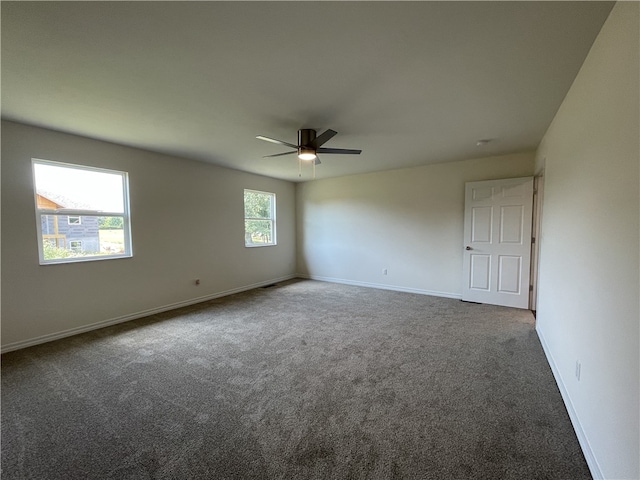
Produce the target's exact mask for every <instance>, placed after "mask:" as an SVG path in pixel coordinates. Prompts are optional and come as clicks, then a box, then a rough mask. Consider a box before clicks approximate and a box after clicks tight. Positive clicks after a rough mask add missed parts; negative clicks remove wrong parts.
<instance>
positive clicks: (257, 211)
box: [244, 190, 272, 218]
mask: <svg viewBox="0 0 640 480" xmlns="http://www.w3.org/2000/svg"><path fill="white" fill-rule="evenodd" d="M271 197H272V195H271V194H268V193H261V192H252V191H249V190H245V192H244V216H245V217H246V218H272V213H271Z"/></svg>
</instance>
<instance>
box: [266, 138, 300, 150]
mask: <svg viewBox="0 0 640 480" xmlns="http://www.w3.org/2000/svg"><path fill="white" fill-rule="evenodd" d="M256 138H257V139H258V140H264V141H265V142H271V143H277V144H278V145H284V146H286V147H291V148H295V149H296V150H297V149H298V146H297V145H294V144H293V143H287V142H283V141H282V140H276V139H275V138H269V137H263V136H262V135H258V136H257V137H256Z"/></svg>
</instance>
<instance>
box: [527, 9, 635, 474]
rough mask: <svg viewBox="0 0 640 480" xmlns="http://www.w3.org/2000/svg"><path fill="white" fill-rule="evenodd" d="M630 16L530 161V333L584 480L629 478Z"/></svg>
mask: <svg viewBox="0 0 640 480" xmlns="http://www.w3.org/2000/svg"><path fill="white" fill-rule="evenodd" d="M639 13H640V12H639V4H638V3H637V2H621V3H618V4H616V6H615V7H614V9H613V10H612V13H611V15H610V17H609V19H608V20H607V22H606V23H605V24H604V26H603V28H602V31H601V32H600V35H599V36H598V38H597V39H596V41H595V43H594V45H593V47H592V49H591V51H590V53H589V55H588V57H587V58H586V60H585V62H584V64H583V66H582V69H581V70H580V73H579V74H578V76H577V78H576V80H575V82H574V84H573V86H572V87H571V90H570V91H569V93H568V94H567V96H566V98H565V100H564V102H563V104H562V106H561V108H560V109H559V111H558V113H557V115H556V117H555V119H554V121H553V123H552V124H551V126H550V127H549V129H548V131H547V133H546V135H545V137H544V140H543V142H542V144H541V146H540V148H539V151H538V154H537V157H538V158H537V165H538V168H539V169H541V168H542V166H544V177H545V182H544V205H543V217H542V239H541V252H540V259H541V264H540V289H539V296H538V312H537V313H538V324H537V328H538V332H539V335H540V338H541V340H542V341H543V343H544V345H545V349H546V351H547V355H548V357H549V361H550V364H551V366H552V368H553V370H554V374H555V375H556V378H557V380H558V384H559V386H560V389H561V391H562V393H563V395H564V398H565V403H566V404H567V407H568V409H569V412H570V415H571V417H572V420H573V421H574V425H576V431H577V433H578V436H579V438H580V440H581V443H582V446H583V450H584V451H585V455H586V456H587V460H588V462H589V465H590V467H591V470H592V473H593V474H594V477H595V478H610V479H637V478H640V467H639V464H638V459H639V458H640V445H639V437H640V428H639V425H638V423H639V413H638V412H639V410H640V407H639V405H640V398H639V387H638V385H639V378H640V367H639V363H640V359H639V356H638V352H639V350H640V345H639V328H638V327H639V323H640V320H639V318H640V311H639V307H638V295H639V291H640V282H639V278H638V275H639V272H640V266H639V250H640V242H639V234H638V232H639V221H638V220H639V216H640V208H639V203H640V197H639V189H638V181H639V164H640V154H639V151H638V148H639V147H638V142H639V132H640V125H639V121H638V110H639V108H640V101H639V98H638V91H639V88H640V86H639V85H638V70H639V65H638V58H639V56H640V52H639V38H638V31H639V25H638V16H639ZM576 362H580V364H581V370H580V380H578V378H577V377H576Z"/></svg>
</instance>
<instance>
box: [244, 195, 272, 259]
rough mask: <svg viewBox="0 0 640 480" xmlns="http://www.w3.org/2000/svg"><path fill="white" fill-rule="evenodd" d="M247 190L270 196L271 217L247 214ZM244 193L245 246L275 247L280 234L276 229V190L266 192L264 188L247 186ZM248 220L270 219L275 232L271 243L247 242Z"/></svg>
mask: <svg viewBox="0 0 640 480" xmlns="http://www.w3.org/2000/svg"><path fill="white" fill-rule="evenodd" d="M247 192H251V193H259V194H263V195H269V197H270V201H269V204H270V214H271V215H270V217H269V218H264V217H247V214H246V207H245V196H246V193H247ZM242 193H243V195H242V207H243V208H242V210H243V216H244V228H243V230H244V246H245V247H247V248H254V247H275V246H276V245H278V236H277V229H276V194H275V192H265V191H262V190H254V189H251V188H245V189H244V190H243V192H242ZM247 220H249V221H251V220H256V221H262V222H264V221H268V222H270V223H271V231H272V232H273V235H272V236H273V238H272V239H271V242H269V243H247Z"/></svg>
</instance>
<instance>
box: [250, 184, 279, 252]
mask: <svg viewBox="0 0 640 480" xmlns="http://www.w3.org/2000/svg"><path fill="white" fill-rule="evenodd" d="M244 244H245V246H247V247H261V246H265V245H275V244H276V194H275V193H268V192H257V191H255V190H245V191H244Z"/></svg>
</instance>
